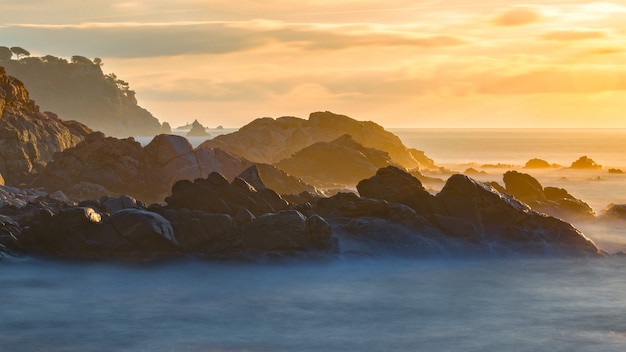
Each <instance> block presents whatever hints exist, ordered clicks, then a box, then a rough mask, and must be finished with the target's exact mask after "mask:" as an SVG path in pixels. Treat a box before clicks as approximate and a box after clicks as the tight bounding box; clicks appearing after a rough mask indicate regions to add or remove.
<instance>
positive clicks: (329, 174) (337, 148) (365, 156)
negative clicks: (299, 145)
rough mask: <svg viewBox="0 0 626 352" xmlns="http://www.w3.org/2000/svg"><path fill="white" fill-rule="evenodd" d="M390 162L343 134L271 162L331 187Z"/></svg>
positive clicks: (355, 179)
mask: <svg viewBox="0 0 626 352" xmlns="http://www.w3.org/2000/svg"><path fill="white" fill-rule="evenodd" d="M393 164H394V163H393V161H392V160H391V158H389V154H387V153H386V152H383V151H380V150H377V149H374V148H366V147H364V146H362V145H361V144H359V143H357V142H355V141H354V140H353V139H352V137H351V136H349V135H343V136H341V137H339V138H337V139H335V140H333V141H331V142H317V143H314V144H312V145H310V146H308V147H305V148H304V149H302V150H300V151H298V152H296V153H295V154H293V155H292V156H291V157H290V158H288V159H284V160H281V161H280V162H278V163H276V164H275V165H276V167H278V168H279V169H281V170H284V171H286V172H287V173H289V174H291V175H295V176H297V177H299V178H301V179H302V180H304V181H305V182H307V183H310V184H313V185H316V186H320V187H331V186H335V185H347V186H354V185H355V184H356V183H357V182H359V181H360V180H362V179H364V178H367V177H370V176H373V175H374V174H375V173H376V170H378V169H380V168H383V167H387V166H389V165H393Z"/></svg>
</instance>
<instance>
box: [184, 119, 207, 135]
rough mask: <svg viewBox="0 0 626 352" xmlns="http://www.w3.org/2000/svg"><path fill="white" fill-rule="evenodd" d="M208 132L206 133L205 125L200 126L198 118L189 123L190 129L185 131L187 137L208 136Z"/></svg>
mask: <svg viewBox="0 0 626 352" xmlns="http://www.w3.org/2000/svg"><path fill="white" fill-rule="evenodd" d="M209 136H211V135H210V134H208V133H207V131H206V127H204V126H202V124H201V123H200V122H198V120H194V121H193V123H192V124H191V129H190V130H189V132H187V137H209Z"/></svg>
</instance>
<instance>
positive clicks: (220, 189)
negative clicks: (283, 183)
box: [165, 172, 287, 216]
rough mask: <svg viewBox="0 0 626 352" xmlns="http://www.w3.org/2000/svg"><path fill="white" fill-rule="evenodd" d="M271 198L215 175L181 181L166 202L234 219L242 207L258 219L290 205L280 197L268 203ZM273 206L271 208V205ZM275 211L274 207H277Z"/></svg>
mask: <svg viewBox="0 0 626 352" xmlns="http://www.w3.org/2000/svg"><path fill="white" fill-rule="evenodd" d="M267 197H268V196H263V195H262V194H260V193H259V192H257V190H256V189H254V187H252V186H251V185H250V184H249V183H247V182H246V181H244V180H242V179H240V178H235V180H233V182H232V183H230V184H229V182H228V180H226V178H224V176H222V175H220V174H219V173H216V172H212V173H211V174H209V176H208V177H207V178H206V179H196V180H194V181H193V182H191V181H188V180H183V181H178V182H176V184H174V186H173V187H172V195H171V196H169V197H167V198H166V199H165V201H166V202H167V204H168V206H170V207H173V208H187V209H197V210H202V211H205V212H209V213H221V214H230V215H232V216H235V215H236V214H237V211H238V210H239V209H240V208H241V207H243V208H246V209H248V210H250V212H252V214H254V215H255V216H259V215H262V214H265V213H270V212H274V211H279V210H283V209H285V208H286V207H287V202H284V201H282V202H281V201H280V200H281V199H282V198H281V197H280V196H278V195H277V194H275V192H274V194H273V195H271V196H270V197H273V198H275V199H278V201H275V202H274V201H272V202H268V200H269V199H268V198H267ZM270 203H272V204H270ZM277 205H278V208H274V207H273V206H277Z"/></svg>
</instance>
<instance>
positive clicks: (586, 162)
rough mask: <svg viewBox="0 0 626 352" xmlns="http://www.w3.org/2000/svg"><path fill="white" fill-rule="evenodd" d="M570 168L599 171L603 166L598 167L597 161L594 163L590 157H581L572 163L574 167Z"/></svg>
mask: <svg viewBox="0 0 626 352" xmlns="http://www.w3.org/2000/svg"><path fill="white" fill-rule="evenodd" d="M570 168H572V169H583V170H585V169H586V170H597V169H602V165H598V164H596V162H595V161H593V159H591V158H589V157H588V156H586V155H585V156H581V157H580V158H578V160H576V161H574V162H573V163H572V166H570Z"/></svg>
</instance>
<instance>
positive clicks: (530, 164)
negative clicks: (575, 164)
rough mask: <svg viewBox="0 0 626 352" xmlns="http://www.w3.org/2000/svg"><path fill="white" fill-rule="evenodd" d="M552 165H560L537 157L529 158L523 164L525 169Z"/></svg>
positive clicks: (543, 167)
mask: <svg viewBox="0 0 626 352" xmlns="http://www.w3.org/2000/svg"><path fill="white" fill-rule="evenodd" d="M554 167H560V166H559V165H557V164H550V163H549V162H547V161H545V160H543V159H538V158H535V159H530V160H528V161H527V162H526V164H524V168H525V169H548V168H554Z"/></svg>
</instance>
